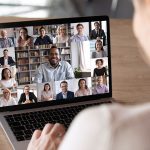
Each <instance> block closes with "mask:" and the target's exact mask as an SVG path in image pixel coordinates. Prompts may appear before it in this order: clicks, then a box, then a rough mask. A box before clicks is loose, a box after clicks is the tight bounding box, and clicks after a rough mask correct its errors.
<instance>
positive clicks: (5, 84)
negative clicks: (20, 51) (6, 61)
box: [0, 68, 17, 88]
mask: <svg viewBox="0 0 150 150" xmlns="http://www.w3.org/2000/svg"><path fill="white" fill-rule="evenodd" d="M1 77H2V79H1V80H0V86H1V87H2V88H16V87H17V82H16V80H15V78H12V77H11V71H10V70H9V69H8V68H4V69H3V70H2V74H1Z"/></svg>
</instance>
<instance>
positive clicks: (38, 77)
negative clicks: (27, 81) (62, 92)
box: [34, 46, 74, 83]
mask: <svg viewBox="0 0 150 150" xmlns="http://www.w3.org/2000/svg"><path fill="white" fill-rule="evenodd" d="M48 60H49V62H46V63H43V64H41V65H40V66H39V68H38V69H37V71H36V73H35V78H34V82H35V83H43V82H51V81H59V80H66V79H72V78H74V73H73V69H72V67H71V65H70V64H69V63H68V62H67V61H61V60H60V52H59V49H58V48H57V47H56V46H52V47H51V48H50V50H49V57H48Z"/></svg>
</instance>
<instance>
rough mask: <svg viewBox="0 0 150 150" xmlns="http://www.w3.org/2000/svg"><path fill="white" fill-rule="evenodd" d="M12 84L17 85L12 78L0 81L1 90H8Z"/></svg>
mask: <svg viewBox="0 0 150 150" xmlns="http://www.w3.org/2000/svg"><path fill="white" fill-rule="evenodd" d="M14 84H17V82H16V80H15V79H14V78H10V79H9V80H0V86H1V87H2V88H10V87H13V86H14Z"/></svg>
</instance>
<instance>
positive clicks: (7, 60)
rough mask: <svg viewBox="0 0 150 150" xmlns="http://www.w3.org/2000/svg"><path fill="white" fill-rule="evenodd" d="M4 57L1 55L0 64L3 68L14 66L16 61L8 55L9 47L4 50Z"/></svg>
mask: <svg viewBox="0 0 150 150" xmlns="http://www.w3.org/2000/svg"><path fill="white" fill-rule="evenodd" d="M3 55H4V56H3V57H0V65H2V67H3V68H6V67H9V66H14V65H15V64H16V63H15V61H14V60H13V58H12V57H11V56H9V55H8V49H4V50H3Z"/></svg>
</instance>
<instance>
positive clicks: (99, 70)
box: [93, 59, 107, 77]
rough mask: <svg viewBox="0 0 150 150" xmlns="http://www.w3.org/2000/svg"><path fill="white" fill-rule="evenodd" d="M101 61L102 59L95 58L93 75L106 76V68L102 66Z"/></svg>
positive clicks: (102, 61)
mask: <svg viewBox="0 0 150 150" xmlns="http://www.w3.org/2000/svg"><path fill="white" fill-rule="evenodd" d="M103 63H104V60H103V59H97V60H96V66H97V68H95V69H94V72H93V77H96V76H104V75H105V76H106V75H107V70H106V68H105V67H103Z"/></svg>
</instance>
